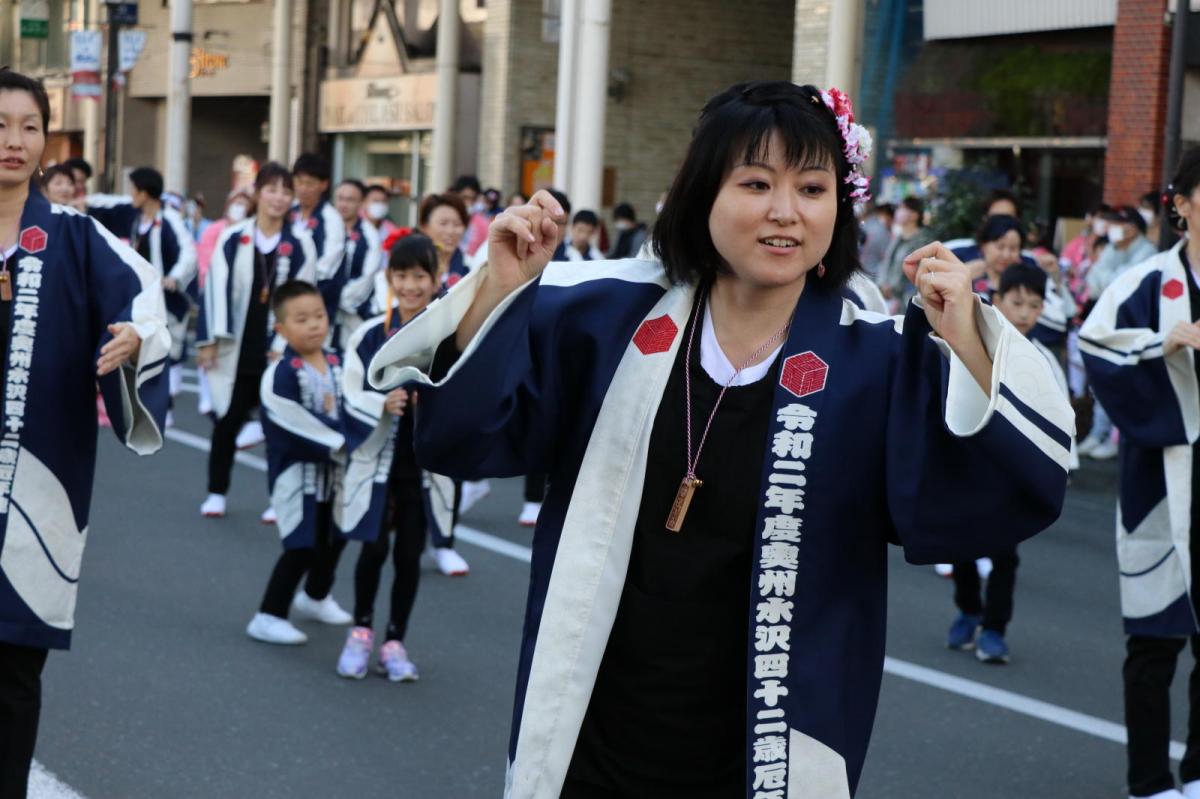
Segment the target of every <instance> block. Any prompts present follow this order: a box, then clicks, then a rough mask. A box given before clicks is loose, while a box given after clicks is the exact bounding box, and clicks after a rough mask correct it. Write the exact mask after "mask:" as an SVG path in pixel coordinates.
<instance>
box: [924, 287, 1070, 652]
mask: <svg viewBox="0 0 1200 799" xmlns="http://www.w3.org/2000/svg"><path fill="white" fill-rule="evenodd" d="M1046 282H1047V280H1046V273H1045V272H1044V271H1042V269H1040V268H1039V267H1036V266H1031V265H1029V264H1025V263H1015V264H1013V265H1012V266H1009V267H1008V268H1007V269H1005V270H1004V273H1003V274H1002V275H1001V276H1000V284H999V286H998V287H997V289H996V291H995V293H994V294H993V296H992V301H993V304H994V305H995V306H996V308H997V309H998V310H999V311H1000V313H1002V314H1003V315H1004V318H1005V319H1007V320H1008V321H1009V322H1010V323H1012V325H1013V327H1015V328H1016V329H1017V332H1018V333H1020V334H1021V335H1022V336H1025V337H1027V338H1029V340H1030V342H1031V343H1032V344H1033V346H1034V348H1035V349H1036V350H1037V351H1038V353H1040V354H1041V356H1042V357H1043V358H1044V359H1045V361H1046V365H1047V366H1048V367H1049V369H1050V371H1051V373H1052V374H1053V375H1054V382H1055V383H1056V384H1057V385H1058V388H1059V390H1060V391H1061V392H1062V394H1063V396H1064V397H1067V398H1068V399H1069V397H1070V394H1069V393H1068V391H1067V377H1066V375H1065V374H1063V370H1062V367H1061V366H1059V364H1058V359H1057V358H1055V357H1054V354H1053V353H1051V352H1050V350H1049V349H1047V347H1046V346H1045V345H1044V344H1042V343H1041V342H1040V341H1038V340H1037V339H1035V338H1033V337H1032V333H1033V329H1034V327H1035V326H1036V325H1037V324H1038V320H1039V319H1040V318H1041V316H1042V311H1043V307H1042V306H1043V302H1044V299H1043V298H1044V297H1045V296H1046ZM1068 467H1069V468H1070V469H1078V468H1079V456H1078V455H1077V454H1076V452H1075V442H1074V440H1072V441H1071V455H1070V459H1069V461H1068ZM987 556H988V557H989V558H990V559H991V561H992V569H991V571H990V572H989V574H988V577H987V596H986V598H981V597H980V584H979V578H980V575H979V570H978V569H977V568H976V564H975V561H973V560H972V561H962V562H959V563H955V564H953V579H954V604H955V605H957V606H958V609H959V616H958V618H957V619H955V620H954V623H953V624H951V625H950V631H949V633H948V634H947V636H946V645H947V646H948V647H949V648H950V649H963V650H969V649H974V650H975V655H976V657H978V658H979V660H981V661H982V662H984V663H1007V662H1008V660H1009V648H1008V643H1007V642H1006V641H1005V639H1004V636H1005V632H1006V631H1007V628H1008V623H1009V621H1011V620H1012V612H1013V590H1014V589H1015V587H1016V580H1017V566H1018V565H1019V564H1020V562H1021V561H1020V558H1019V557H1018V556H1017V548H1016V546H1012V547H1005V548H1002V549H998V550H995V551H992V552H989V553H987ZM977 633H978V636H977V635H976V634H977Z"/></svg>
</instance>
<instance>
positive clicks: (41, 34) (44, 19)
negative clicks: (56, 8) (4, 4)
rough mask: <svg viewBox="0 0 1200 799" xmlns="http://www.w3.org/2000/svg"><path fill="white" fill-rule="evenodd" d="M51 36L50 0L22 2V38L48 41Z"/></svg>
mask: <svg viewBox="0 0 1200 799" xmlns="http://www.w3.org/2000/svg"><path fill="white" fill-rule="evenodd" d="M49 35H50V3H49V0H21V38H22V39H46V38H48V37H49Z"/></svg>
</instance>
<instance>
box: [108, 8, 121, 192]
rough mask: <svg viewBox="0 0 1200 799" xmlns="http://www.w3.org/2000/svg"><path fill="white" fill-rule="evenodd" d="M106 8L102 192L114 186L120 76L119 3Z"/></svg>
mask: <svg viewBox="0 0 1200 799" xmlns="http://www.w3.org/2000/svg"><path fill="white" fill-rule="evenodd" d="M105 5H106V6H107V7H108V83H107V85H106V86H105V90H104V191H106V192H109V193H111V192H112V191H113V190H114V187H115V186H116V181H117V176H116V174H115V172H114V170H115V169H116V163H117V76H118V75H119V74H120V61H121V57H120V50H119V47H120V38H121V36H120V32H121V15H120V14H119V13H118V10H117V9H118V8H119V6H120V4H119V3H116V2H109V1H108V0H106V1H105Z"/></svg>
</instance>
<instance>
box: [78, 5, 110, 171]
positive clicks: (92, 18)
mask: <svg viewBox="0 0 1200 799" xmlns="http://www.w3.org/2000/svg"><path fill="white" fill-rule="evenodd" d="M84 20H85V22H86V23H87V24H89V25H96V24H97V23H98V22H99V20H100V0H88V4H87V13H86V15H85V16H84ZM101 74H102V75H103V70H101ZM102 80H103V79H102ZM100 101H101V98H100V97H88V98H85V99H83V100H81V101H80V102H82V103H83V160H85V161H87V162H88V163H89V164H91V165H92V170H93V171H94V172H95V174H94V175H93V177H92V179H91V180H90V181H88V183H89V185H88V191H96V189H97V188H98V187H99V176H100V175H99V170H100V142H101V140H102V139H103V137H104V132H103V130H101V119H100ZM72 102H75V101H74V100H72Z"/></svg>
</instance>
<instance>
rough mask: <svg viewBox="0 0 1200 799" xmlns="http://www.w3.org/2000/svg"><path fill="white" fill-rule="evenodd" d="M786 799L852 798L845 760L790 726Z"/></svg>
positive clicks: (814, 739)
mask: <svg viewBox="0 0 1200 799" xmlns="http://www.w3.org/2000/svg"><path fill="white" fill-rule="evenodd" d="M787 799H850V781H849V778H848V777H847V775H846V759H845V758H843V757H842V756H841V755H839V754H838V753H837V752H835V751H834V750H833V749H831V748H830V747H828V746H826V745H825V744H823V743H821V742H820V741H818V740H817V739H816V738H813V737H811V736H808V735H805V734H804V733H802V732H800V731H799V730H794V729H789V730H788V794H787Z"/></svg>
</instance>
